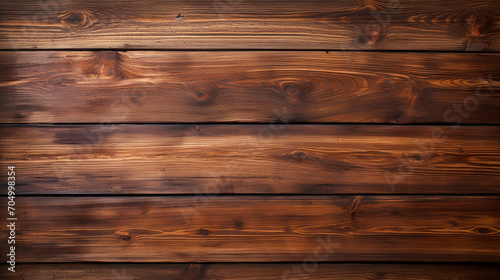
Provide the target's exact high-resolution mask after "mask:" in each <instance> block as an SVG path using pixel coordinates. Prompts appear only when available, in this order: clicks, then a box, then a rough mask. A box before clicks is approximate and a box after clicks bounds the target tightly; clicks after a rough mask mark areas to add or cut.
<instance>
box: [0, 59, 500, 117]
mask: <svg viewBox="0 0 500 280" xmlns="http://www.w3.org/2000/svg"><path fill="white" fill-rule="evenodd" d="M499 58H500V57H499V55H497V54H446V53H440V54H433V53H374V52H364V53H354V52H349V53H342V52H330V53H326V52H151V51H144V52H141V51H136V52H117V51H98V52H89V51H82V52H68V51H61V52H59V51H44V52H18V53H14V52H0V69H1V70H0V71H1V74H2V75H0V101H1V102H0V122H3V123H178V122H182V123H196V122H259V123H269V122H280V123H307V122H315V123H332V122H334V123H397V124H408V123H447V124H455V123H459V124H460V123H475V124H478V123H484V124H486V123H488V124H491V123H494V124H499V123H500V114H498V112H499V111H500V70H499V68H498V63H497V62H498V60H499Z"/></svg>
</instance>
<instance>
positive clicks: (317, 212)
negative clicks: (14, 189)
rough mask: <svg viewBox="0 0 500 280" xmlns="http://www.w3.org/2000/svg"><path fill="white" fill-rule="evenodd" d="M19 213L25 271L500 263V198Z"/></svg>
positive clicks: (95, 203)
mask: <svg viewBox="0 0 500 280" xmlns="http://www.w3.org/2000/svg"><path fill="white" fill-rule="evenodd" d="M6 200H7V199H6V198H5V197H2V202H3V203H5V204H6ZM16 207H17V208H19V209H20V211H18V212H19V214H18V215H17V216H18V219H19V223H18V228H17V232H18V235H17V237H16V253H17V255H18V257H17V260H18V261H19V262H21V263H22V262H80V261H84V262H89V261H92V262H281V261H291V262H303V261H306V262H307V261H310V262H314V260H311V258H315V259H316V260H320V261H372V260H374V259H376V260H377V261H397V262H405V261H418V262H420V261H425V262H498V261H500V256H499V255H498V251H499V250H500V242H499V240H500V238H499V232H500V227H499V226H498V225H499V224H500V197H499V196H488V197H483V196H470V197H467V196H457V197H454V196H448V197H435V196H430V197H426V196H409V197H408V196H308V197H297V196H291V197H290V196H215V197H209V198H207V200H206V201H200V200H198V199H196V198H193V197H192V196H175V197H168V196H167V197H133V196H132V197H18V198H17V203H16ZM6 212H7V211H4V212H2V213H1V215H2V216H1V218H2V219H3V220H5V216H6V214H7V213H6ZM4 213H5V214H4ZM0 235H1V237H2V239H4V238H6V235H7V229H2V231H1V232H0ZM0 250H1V251H0V252H1V253H2V254H4V255H5V254H6V253H7V246H3V247H2V248H1V249H0Z"/></svg>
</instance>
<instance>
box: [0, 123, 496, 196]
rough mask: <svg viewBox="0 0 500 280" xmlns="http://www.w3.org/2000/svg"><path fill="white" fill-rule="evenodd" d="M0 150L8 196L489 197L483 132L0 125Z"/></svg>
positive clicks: (490, 143) (492, 187)
mask: <svg viewBox="0 0 500 280" xmlns="http://www.w3.org/2000/svg"><path fill="white" fill-rule="evenodd" d="M0 147H2V151H1V152H0V164H1V168H2V169H1V170H7V165H9V166H10V165H13V166H15V167H16V174H17V180H18V181H17V186H18V189H17V193H18V194H200V195H203V194H210V193H212V194H214V193H215V194H217V193H235V194H255V193H257V194H258V193H282V194H283V193H285V194H286V193H293V194H354V193H417V194H418V193H434V194H439V193H447V194H467V193H469V194H473V193H476V194H481V193H483V194H484V193H491V194H498V193H500V188H499V186H500V150H499V149H500V129H499V128H498V127H495V126H483V127H481V126H463V127H459V128H456V129H455V128H453V127H440V126H409V127H405V126H367V125H289V126H265V125H203V126H194V125H115V126H108V125H106V126H99V125H92V126H66V125H64V126H39V127H38V126H37V127H33V126H4V127H0ZM0 180H4V181H6V180H7V178H6V173H5V174H4V172H2V173H1V174H0ZM1 192H2V193H4V194H5V193H6V192H7V189H6V188H4V189H2V191H1Z"/></svg>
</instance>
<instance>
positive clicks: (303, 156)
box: [293, 152, 307, 160]
mask: <svg viewBox="0 0 500 280" xmlns="http://www.w3.org/2000/svg"><path fill="white" fill-rule="evenodd" d="M293 157H294V158H295V159H297V160H304V159H306V158H307V155H306V153H304V152H296V153H293Z"/></svg>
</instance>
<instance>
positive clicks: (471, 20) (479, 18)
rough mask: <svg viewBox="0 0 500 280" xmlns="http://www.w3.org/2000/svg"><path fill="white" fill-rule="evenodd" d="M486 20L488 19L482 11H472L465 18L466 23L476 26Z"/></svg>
mask: <svg viewBox="0 0 500 280" xmlns="http://www.w3.org/2000/svg"><path fill="white" fill-rule="evenodd" d="M487 21H488V20H487V18H486V16H485V15H484V14H482V13H474V14H472V15H470V16H469V17H468V18H467V19H466V20H465V22H466V23H467V25H469V26H476V27H481V26H484V25H485V24H486V23H487Z"/></svg>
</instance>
